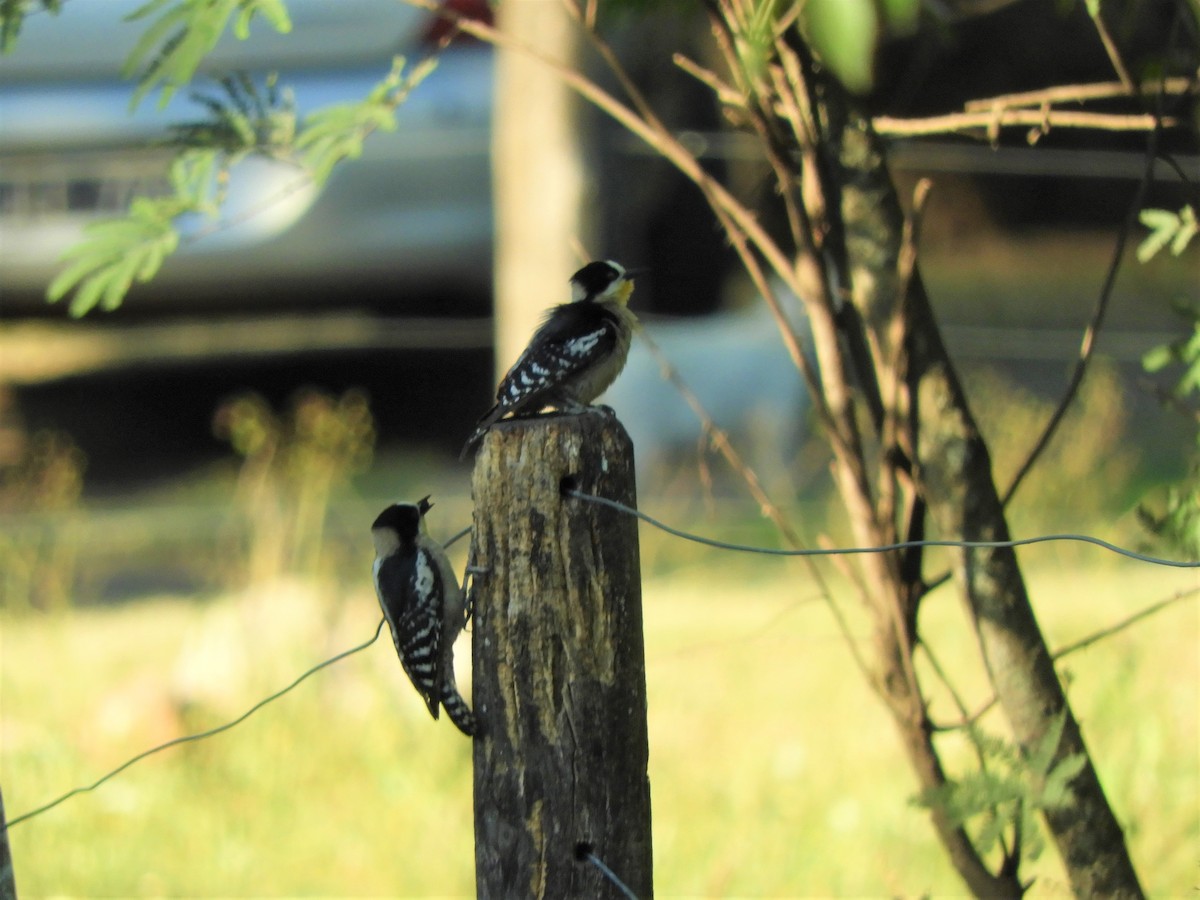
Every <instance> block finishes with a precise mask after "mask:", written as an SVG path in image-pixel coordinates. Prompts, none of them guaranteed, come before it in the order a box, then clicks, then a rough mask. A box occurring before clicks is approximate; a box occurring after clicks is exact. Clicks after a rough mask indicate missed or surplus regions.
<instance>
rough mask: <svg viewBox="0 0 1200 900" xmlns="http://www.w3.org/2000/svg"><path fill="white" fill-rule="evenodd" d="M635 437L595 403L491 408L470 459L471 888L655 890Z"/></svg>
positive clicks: (488, 891)
mask: <svg viewBox="0 0 1200 900" xmlns="http://www.w3.org/2000/svg"><path fill="white" fill-rule="evenodd" d="M564 486H573V487H575V488H576V489H577V490H579V491H582V492H585V493H592V494H597V495H599V496H603V497H608V498H611V499H613V500H618V501H620V502H621V503H625V504H628V505H629V506H634V505H635V504H636V496H635V489H634V475H633V448H632V444H631V443H630V440H629V436H628V435H627V434H626V433H625V429H624V428H623V427H622V426H621V425H620V423H619V422H617V421H616V419H614V418H612V417H611V416H607V415H603V414H601V413H599V412H595V413H593V412H589V413H585V414H582V415H578V416H553V417H543V418H536V419H528V420H515V421H505V422H501V423H500V424H498V425H497V426H495V427H494V428H493V429H492V430H491V431H490V432H489V433H488V434H487V436H486V437H485V438H484V441H483V444H482V446H481V447H480V450H479V454H478V456H477V457H476V460H475V473H474V478H473V482H472V491H473V495H474V502H475V531H474V539H473V540H474V544H473V553H474V562H475V564H476V565H477V566H480V567H486V569H487V572H486V574H483V575H481V576H479V577H478V579H477V584H476V589H475V595H474V596H475V618H474V624H473V626H472V646H473V656H472V659H473V666H472V669H473V676H472V679H473V687H472V696H473V702H474V708H475V713H476V715H477V716H478V717H479V720H480V722H481V723H482V726H483V728H484V729H485V733H484V734H483V735H482V736H480V737H478V738H477V739H476V740H475V884H476V892H477V894H478V896H479V897H485V898H489V900H495V898H506V897H534V898H550V900H558V898H569V897H589V898H603V897H619V896H621V894H620V892H619V890H618V888H617V887H616V886H614V885H613V884H612V883H610V882H609V881H608V880H607V879H606V878H605V876H604V875H602V873H601V872H600V870H599V869H598V868H597V867H596V866H594V865H592V864H591V863H590V862H589V861H588V860H587V858H586V851H591V852H592V853H594V855H595V856H596V857H597V858H598V859H600V860H602V861H603V862H604V863H605V864H606V865H607V866H608V867H609V868H610V869H611V870H612V871H613V872H614V873H615V874H616V876H617V877H618V878H619V879H620V880H621V881H622V882H623V883H624V884H625V885H626V886H627V887H628V888H629V889H630V890H631V891H632V892H633V893H634V894H636V895H637V896H638V897H639V898H642V900H645V898H648V897H650V896H651V895H652V892H653V873H652V856H651V844H650V781H649V777H648V775H647V769H646V766H647V757H648V741H647V735H646V671H645V654H644V648H643V641H642V597H641V582H640V573H639V555H638V532H637V522H636V520H635V519H634V518H633V517H632V516H628V515H624V514H622V513H620V512H618V511H616V510H612V509H607V508H604V507H600V506H598V505H596V504H591V503H587V502H586V501H583V500H579V499H572V498H570V497H566V496H564V495H563V491H564Z"/></svg>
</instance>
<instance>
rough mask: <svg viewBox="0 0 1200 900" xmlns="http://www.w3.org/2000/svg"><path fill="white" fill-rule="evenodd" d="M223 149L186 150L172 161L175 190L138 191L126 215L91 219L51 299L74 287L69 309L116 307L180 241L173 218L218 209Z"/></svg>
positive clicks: (81, 311)
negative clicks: (157, 194)
mask: <svg viewBox="0 0 1200 900" xmlns="http://www.w3.org/2000/svg"><path fill="white" fill-rule="evenodd" d="M221 170H222V155H221V153H220V152H219V151H217V150H188V151H185V152H184V153H183V154H181V155H180V156H179V157H178V158H177V159H176V160H175V161H174V163H172V165H171V171H170V185H171V191H172V192H171V193H170V194H169V195H167V196H163V197H138V198H136V199H135V200H134V201H133V203H132V204H131V206H130V208H129V212H128V213H126V214H125V215H124V216H122V217H120V218H115V219H106V220H103V221H100V222H93V223H92V224H91V225H89V226H88V227H87V228H86V230H85V232H84V234H85V237H84V239H83V241H82V242H81V243H79V244H76V245H75V246H74V247H72V248H71V249H69V250H68V251H67V252H66V253H65V254H64V255H63V259H64V261H65V262H66V263H67V266H66V268H65V269H63V270H62V271H61V272H60V273H59V274H58V275H57V276H56V277H55V278H54V280H53V281H52V282H50V286H49V287H48V288H47V289H46V296H47V299H49V300H50V302H51V303H53V302H55V301H58V300H61V299H62V298H63V297H65V296H66V295H67V294H68V293H69V292H71V291H74V296H72V298H71V303H70V312H71V315H73V316H82V315H84V314H85V313H87V312H90V311H91V310H92V309H94V308H95V307H96V306H97V305H99V306H100V307H101V308H102V309H108V310H111V309H115V308H116V307H118V306H120V304H121V301H122V300H124V299H125V295H126V294H127V293H128V292H129V289H130V287H131V286H132V285H133V284H134V283H135V282H146V281H149V280H150V279H151V278H153V277H154V276H155V274H156V273H157V272H158V270H159V269H160V268H161V267H162V264H163V260H164V259H166V258H167V257H168V256H169V255H170V254H172V253H174V252H175V250H176V249H177V248H178V247H179V231H178V229H177V228H176V226H175V221H176V219H178V217H179V216H182V215H184V214H185V213H200V214H202V215H215V213H216V210H217V209H218V208H219V206H220V185H221V183H222V181H223V179H221V178H220V177H219V173H220V172H221Z"/></svg>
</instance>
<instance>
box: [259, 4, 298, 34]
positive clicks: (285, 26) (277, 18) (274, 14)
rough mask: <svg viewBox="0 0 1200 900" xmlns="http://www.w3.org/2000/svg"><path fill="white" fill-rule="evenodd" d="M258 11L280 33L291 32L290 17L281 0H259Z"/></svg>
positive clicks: (285, 5)
mask: <svg viewBox="0 0 1200 900" xmlns="http://www.w3.org/2000/svg"><path fill="white" fill-rule="evenodd" d="M258 12H259V14H260V15H262V17H263V18H264V19H266V20H267V21H268V22H270V23H271V27H272V28H274V29H275V30H276V31H278V32H279V33H280V34H291V33H292V19H291V17H290V16H289V15H288V10H287V4H285V3H284V2H283V0H259V2H258Z"/></svg>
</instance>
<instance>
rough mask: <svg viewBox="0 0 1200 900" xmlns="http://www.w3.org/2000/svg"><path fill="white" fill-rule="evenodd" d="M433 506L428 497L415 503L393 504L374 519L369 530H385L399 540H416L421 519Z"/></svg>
mask: <svg viewBox="0 0 1200 900" xmlns="http://www.w3.org/2000/svg"><path fill="white" fill-rule="evenodd" d="M432 506H433V504H432V503H430V502H429V498H428V497H424V498H422V499H421V500H418V501H417V502H416V503H393V504H392V505H391V506H389V507H388V508H387V509H385V510H384V511H383V512H381V513H380V514H379V515H378V516H376V518H375V522H374V523H373V524H372V525H371V530H372V531H375V530H376V529H379V528H387V529H389V530H391V531H394V532H396V536H397V537H398V538H400V539H401V540H409V541H411V540H416V537H417V535H418V534H419V533H420V531H421V517H422V516H424V515H425V513H427V512H429V509H430V507H432Z"/></svg>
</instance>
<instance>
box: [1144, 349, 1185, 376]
mask: <svg viewBox="0 0 1200 900" xmlns="http://www.w3.org/2000/svg"><path fill="white" fill-rule="evenodd" d="M1177 358H1178V355H1177V354H1176V352H1175V348H1174V347H1172V346H1171V345H1170V344H1161V345H1159V346H1158V347H1153V348H1152V349H1150V350H1147V351H1146V352H1145V353H1144V354H1142V368H1143V369H1145V370H1146V371H1147V372H1159V371H1162V370H1163V369H1165V368H1166V367H1167V366H1169V365H1171V363H1173V362H1175V360H1176V359H1177Z"/></svg>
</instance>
